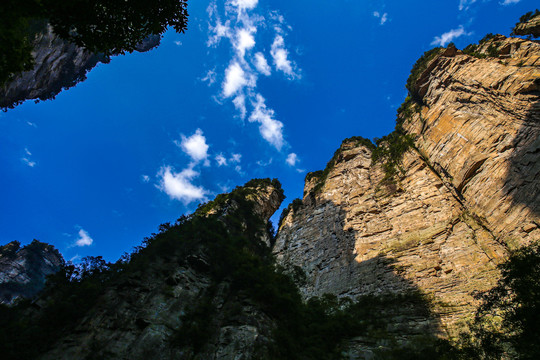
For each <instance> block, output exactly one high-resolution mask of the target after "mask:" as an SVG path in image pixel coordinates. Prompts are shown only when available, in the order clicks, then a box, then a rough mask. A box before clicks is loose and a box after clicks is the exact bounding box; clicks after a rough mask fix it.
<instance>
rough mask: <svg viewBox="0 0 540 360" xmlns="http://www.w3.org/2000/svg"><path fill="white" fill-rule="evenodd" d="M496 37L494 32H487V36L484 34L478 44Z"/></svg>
mask: <svg viewBox="0 0 540 360" xmlns="http://www.w3.org/2000/svg"><path fill="white" fill-rule="evenodd" d="M494 37H495V35H494V34H492V33H489V34H486V36H484V37H483V38H482V39H481V40H480V41H479V42H478V44H479V45H482V44H484V43H486V42H488V41H490V40H491V39H493V38H494Z"/></svg>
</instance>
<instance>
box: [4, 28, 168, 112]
mask: <svg viewBox="0 0 540 360" xmlns="http://www.w3.org/2000/svg"><path fill="white" fill-rule="evenodd" d="M160 41H161V37H160V36H159V35H151V36H149V37H148V38H147V39H145V40H144V41H143V42H142V43H141V44H139V45H138V46H137V48H136V50H137V51H139V52H145V51H148V50H150V49H153V48H154V47H156V46H158V45H159V43H160ZM33 48H34V49H33V51H32V55H33V56H34V60H35V64H36V65H35V66H34V69H32V70H30V71H25V72H23V73H21V74H20V75H18V76H16V77H15V78H14V79H13V80H12V81H10V82H8V83H7V84H6V85H5V86H4V87H0V109H4V110H5V109H8V108H14V107H15V106H17V105H19V104H21V103H23V102H25V101H26V100H36V101H40V100H49V99H53V98H54V97H55V96H56V95H58V94H59V93H60V92H61V91H62V90H63V89H68V88H70V87H73V86H75V85H77V84H78V83H79V82H81V81H84V80H85V79H86V73H87V72H88V71H90V70H91V69H92V68H94V67H95V66H96V65H97V64H99V63H100V62H103V63H108V62H109V61H110V59H109V57H107V56H104V55H103V54H94V53H92V52H90V51H87V50H85V49H84V48H81V47H78V46H77V45H75V44H72V43H69V42H66V41H64V40H62V39H60V38H59V37H58V36H57V35H56V34H54V32H53V31H52V28H51V26H49V25H45V26H44V28H43V29H41V31H38V32H37V33H36V35H35V37H34V41H33Z"/></svg>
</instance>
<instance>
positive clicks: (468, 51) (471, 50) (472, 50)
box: [463, 44, 487, 59]
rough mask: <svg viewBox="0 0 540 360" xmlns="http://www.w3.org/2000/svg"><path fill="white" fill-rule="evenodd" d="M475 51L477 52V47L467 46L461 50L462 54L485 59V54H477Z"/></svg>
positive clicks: (473, 45)
mask: <svg viewBox="0 0 540 360" xmlns="http://www.w3.org/2000/svg"><path fill="white" fill-rule="evenodd" d="M477 50H478V45H475V44H469V45H467V47H466V48H465V49H463V53H464V54H467V55H469V56H474V57H475V58H478V59H485V58H486V57H487V55H486V54H482V53H480V52H478V51H477Z"/></svg>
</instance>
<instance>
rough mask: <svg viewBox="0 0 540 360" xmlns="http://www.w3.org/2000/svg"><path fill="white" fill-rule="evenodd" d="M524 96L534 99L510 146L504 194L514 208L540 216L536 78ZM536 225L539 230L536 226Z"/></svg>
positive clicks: (538, 86) (539, 124)
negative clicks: (507, 196)
mask: <svg viewBox="0 0 540 360" xmlns="http://www.w3.org/2000/svg"><path fill="white" fill-rule="evenodd" d="M528 94H532V95H536V100H535V101H534V104H533V105H532V106H531V109H530V111H529V112H528V113H527V115H526V117H525V119H524V121H523V126H522V127H521V129H520V130H519V132H518V135H517V136H516V138H515V139H514V141H513V143H512V147H513V148H514V151H513V154H512V156H511V158H510V167H509V171H508V175H507V177H506V179H505V183H504V191H505V193H507V194H508V195H510V196H511V197H512V201H513V204H514V205H516V206H523V205H524V206H526V207H527V208H528V209H529V210H530V211H531V212H532V213H533V214H535V215H536V216H540V78H538V79H536V81H535V89H534V91H532V92H529V93H528ZM524 225H526V224H524ZM536 225H537V226H538V227H540V223H537V224H536Z"/></svg>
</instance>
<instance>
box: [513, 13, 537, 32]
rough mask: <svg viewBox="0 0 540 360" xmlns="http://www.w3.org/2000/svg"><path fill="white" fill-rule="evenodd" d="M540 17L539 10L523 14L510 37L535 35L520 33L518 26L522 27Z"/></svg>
mask: <svg viewBox="0 0 540 360" xmlns="http://www.w3.org/2000/svg"><path fill="white" fill-rule="evenodd" d="M538 15H540V10H538V9H536V10H535V11H529V12H528V13H526V14H523V15H522V16H521V17H520V18H519V21H518V22H517V23H516V25H515V26H514V28H513V29H512V32H511V33H510V35H533V33H532V31H529V32H523V31H521V32H520V31H518V26H519V25H521V24H525V23H527V22H528V21H529V20H531V19H532V18H534V17H536V16H538ZM531 30H532V29H531Z"/></svg>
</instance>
